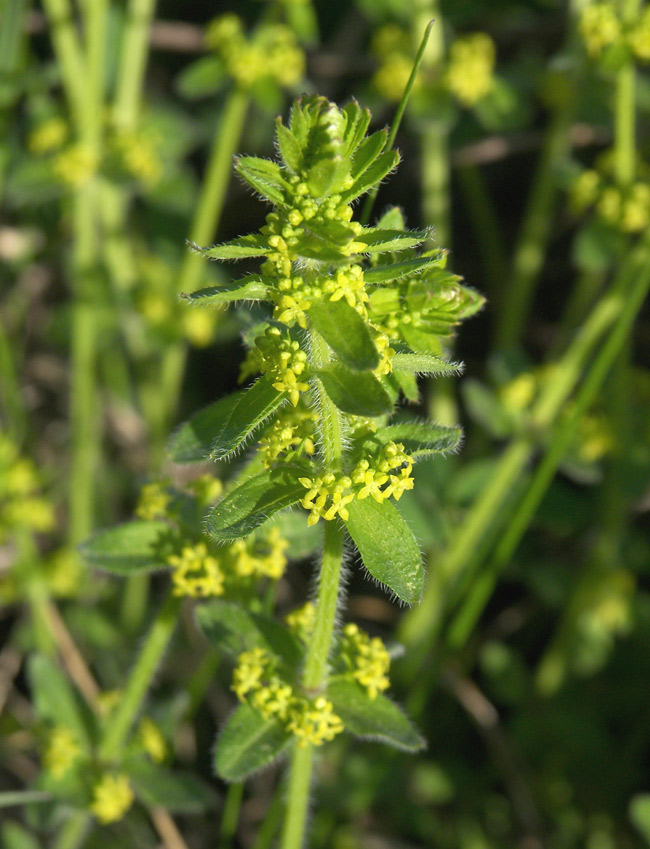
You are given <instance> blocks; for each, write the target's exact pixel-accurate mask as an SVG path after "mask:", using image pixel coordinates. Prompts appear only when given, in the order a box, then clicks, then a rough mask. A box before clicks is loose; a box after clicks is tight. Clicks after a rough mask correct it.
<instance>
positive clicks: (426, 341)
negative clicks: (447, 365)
mask: <svg viewBox="0 0 650 849" xmlns="http://www.w3.org/2000/svg"><path fill="white" fill-rule="evenodd" d="M399 332H400V334H401V336H402V339H404V341H405V342H406V344H407V345H408V346H409V348H411V350H413V351H417V352H418V353H422V354H433V356H434V357H435V356H439V355H440V354H441V353H442V343H441V342H440V339H439V338H438V337H437V336H436V335H435V334H433V333H426V332H425V331H424V330H420V329H419V328H417V327H413V325H412V324H400V325H399Z"/></svg>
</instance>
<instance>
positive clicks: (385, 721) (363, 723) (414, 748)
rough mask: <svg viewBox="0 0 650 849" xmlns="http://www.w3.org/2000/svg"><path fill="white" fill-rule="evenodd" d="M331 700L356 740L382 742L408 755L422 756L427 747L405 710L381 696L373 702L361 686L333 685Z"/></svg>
mask: <svg viewBox="0 0 650 849" xmlns="http://www.w3.org/2000/svg"><path fill="white" fill-rule="evenodd" d="M327 696H328V698H329V699H330V700H331V702H332V705H333V707H334V711H335V713H337V714H338V715H339V716H340V717H341V719H342V720H343V723H344V725H345V729H346V731H349V732H350V733H351V734H354V736H355V737H361V738H362V739H364V740H378V741H380V742H382V743H387V744H388V745H389V746H394V747H395V748H397V749H403V750H404V751H406V752H419V751H420V750H421V749H424V748H425V747H426V742H425V741H424V738H423V737H422V736H421V734H420V733H419V732H418V730H417V729H416V728H415V726H414V725H413V724H412V722H411V721H410V720H409V719H408V717H407V716H406V714H405V713H404V712H403V711H402V709H401V708H400V707H398V706H397V705H396V704H395V703H394V702H392V701H391V700H390V699H389V698H387V697H386V696H383V695H382V694H381V693H378V694H377V695H376V696H375V698H374V699H371V698H370V696H369V695H368V691H367V690H366V689H365V687H362V686H361V684H358V683H357V682H356V681H344V680H340V679H339V680H333V681H332V682H331V683H330V685H329V687H328V688H327Z"/></svg>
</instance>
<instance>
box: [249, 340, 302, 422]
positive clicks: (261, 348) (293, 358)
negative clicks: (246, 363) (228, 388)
mask: <svg viewBox="0 0 650 849" xmlns="http://www.w3.org/2000/svg"><path fill="white" fill-rule="evenodd" d="M255 344H256V350H257V352H258V354H259V367H260V370H261V371H262V372H264V373H265V374H269V375H270V376H271V378H272V380H273V386H274V387H275V388H276V389H277V390H278V392H286V393H287V394H288V395H289V400H290V401H291V403H292V404H293V406H294V407H296V406H297V404H298V401H299V400H300V393H301V392H306V391H307V390H308V389H309V384H308V383H305V382H304V381H301V380H300V375H301V374H303V372H304V371H305V369H306V368H307V354H306V353H305V351H303V350H302V349H301V347H300V344H299V343H298V342H297V341H296V340H295V339H291V338H290V337H289V336H287V335H285V334H283V333H282V331H281V330H280V329H279V328H278V327H268V328H267V329H266V331H265V333H264V336H260V337H258V338H257V339H256V340H255Z"/></svg>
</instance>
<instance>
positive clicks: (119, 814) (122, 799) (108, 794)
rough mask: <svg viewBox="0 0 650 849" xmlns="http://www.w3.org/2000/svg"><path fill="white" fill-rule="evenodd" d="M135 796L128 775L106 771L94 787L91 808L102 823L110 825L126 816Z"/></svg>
mask: <svg viewBox="0 0 650 849" xmlns="http://www.w3.org/2000/svg"><path fill="white" fill-rule="evenodd" d="M134 798H135V797H134V795H133V790H132V789H131V785H130V784H129V779H128V778H127V777H126V775H121V774H119V773H106V775H103V776H102V778H101V779H100V780H99V782H98V783H97V784H96V785H95V786H94V787H93V800H92V802H91V804H90V810H91V811H92V813H93V814H94V815H95V816H96V817H97V819H98V820H99V821H100V822H101V823H103V824H104V825H108V823H111V822H118V820H121V819H122V818H123V817H124V814H125V813H126V812H127V811H128V810H129V808H130V807H131V805H132V804H133V800H134Z"/></svg>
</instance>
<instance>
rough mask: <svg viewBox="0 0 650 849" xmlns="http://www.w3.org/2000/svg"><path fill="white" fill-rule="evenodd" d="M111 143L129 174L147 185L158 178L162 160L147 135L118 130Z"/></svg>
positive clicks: (151, 184) (154, 182) (153, 182)
mask: <svg viewBox="0 0 650 849" xmlns="http://www.w3.org/2000/svg"><path fill="white" fill-rule="evenodd" d="M112 144H113V147H114V148H115V151H116V152H117V154H118V155H119V157H120V159H121V160H122V163H123V165H124V168H125V169H126V171H127V172H128V173H129V174H132V175H133V176H134V177H135V178H136V179H137V180H140V181H141V182H142V183H145V184H146V185H148V186H153V185H155V184H156V183H157V182H158V181H159V180H160V178H161V176H162V162H161V161H160V157H159V156H158V151H157V149H156V144H155V143H154V141H153V140H152V139H151V137H150V136H149V135H146V134H144V133H141V132H140V133H138V132H126V131H124V130H120V131H119V132H118V133H116V134H115V135H114V137H113V139H112Z"/></svg>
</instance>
